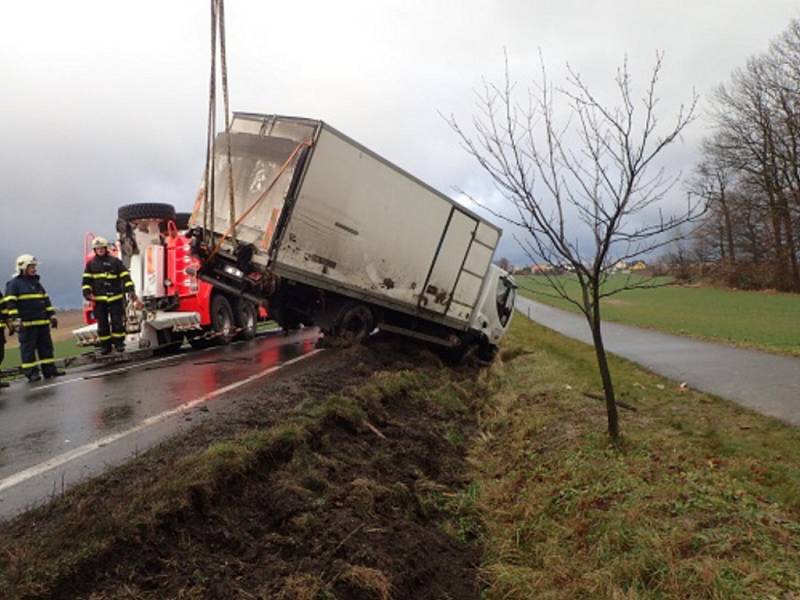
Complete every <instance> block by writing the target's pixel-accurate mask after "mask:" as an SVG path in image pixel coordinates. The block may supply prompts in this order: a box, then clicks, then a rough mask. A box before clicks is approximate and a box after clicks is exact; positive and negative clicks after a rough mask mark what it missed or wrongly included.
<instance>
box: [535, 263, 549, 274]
mask: <svg viewBox="0 0 800 600" xmlns="http://www.w3.org/2000/svg"><path fill="white" fill-rule="evenodd" d="M551 271H553V267H552V266H551V265H548V264H546V263H545V264H539V265H531V273H532V274H534V275H536V274H537V273H550V272H551Z"/></svg>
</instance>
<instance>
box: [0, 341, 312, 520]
mask: <svg viewBox="0 0 800 600" xmlns="http://www.w3.org/2000/svg"><path fill="white" fill-rule="evenodd" d="M317 338H318V332H317V331H316V330H315V329H310V330H302V331H300V332H297V333H295V334H293V335H291V336H284V335H283V334H282V333H281V332H277V333H273V334H268V335H265V336H261V337H259V338H257V339H256V340H253V341H250V342H238V343H234V344H231V345H229V346H226V347H215V348H211V349H208V350H204V351H184V352H177V353H175V354H172V355H166V356H159V357H156V358H151V359H148V360H143V361H139V362H127V363H117V364H114V365H107V366H105V367H101V368H97V367H95V368H92V367H84V368H81V369H73V370H69V372H68V374H67V375H66V376H65V377H61V378H58V379H55V380H51V381H46V382H42V383H39V384H34V385H31V384H28V383H25V382H18V383H14V384H12V387H10V388H8V389H4V390H2V391H0V519H2V518H7V517H9V516H11V515H13V514H16V513H17V512H20V511H21V510H23V509H25V508H28V507H30V506H32V505H35V504H37V503H39V502H41V501H43V500H45V499H47V498H48V497H49V496H50V495H52V494H57V493H61V492H63V490H65V489H67V488H69V487H70V486H71V485H73V484H75V483H77V482H78V481H80V480H82V479H84V478H86V477H88V476H91V475H96V474H99V473H101V472H102V471H104V470H105V469H107V468H108V467H109V466H112V465H116V464H120V463H122V462H124V461H126V460H128V459H129V458H130V457H131V456H132V455H134V454H136V453H137V452H141V451H143V450H145V449H147V448H149V447H151V446H153V445H154V444H156V443H158V442H160V441H162V440H164V439H165V438H166V437H169V436H171V435H174V434H175V433H176V432H177V431H179V430H180V429H182V428H185V427H189V426H191V421H192V420H194V422H195V423H196V422H197V421H198V420H199V419H202V418H208V417H207V415H208V413H207V412H206V409H207V407H208V405H209V404H211V403H213V402H219V401H222V400H223V399H224V398H225V397H226V396H230V395H231V394H234V393H236V392H237V391H239V390H241V389H244V388H245V387H246V386H248V385H250V384H253V383H256V382H257V381H258V380H261V379H263V378H264V377H267V376H270V375H272V374H273V373H275V372H276V371H278V370H280V369H282V368H283V367H285V366H289V365H292V364H295V363H297V362H299V361H301V360H303V359H305V358H309V357H310V356H312V355H314V354H315V353H316V352H318V351H317V350H316V349H315V344H316V341H317Z"/></svg>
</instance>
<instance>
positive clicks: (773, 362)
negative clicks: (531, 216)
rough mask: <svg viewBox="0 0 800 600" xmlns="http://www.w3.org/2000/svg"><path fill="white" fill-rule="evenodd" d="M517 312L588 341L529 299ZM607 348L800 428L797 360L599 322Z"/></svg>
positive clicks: (571, 322)
mask: <svg viewBox="0 0 800 600" xmlns="http://www.w3.org/2000/svg"><path fill="white" fill-rule="evenodd" d="M517 310H519V311H520V312H521V313H522V314H524V315H528V316H529V317H530V318H531V319H533V320H534V321H537V322H538V323H541V324H542V325H544V326H546V327H549V328H550V329H554V330H556V331H558V332H559V333H562V334H564V335H566V336H569V337H571V338H575V339H577V340H580V341H582V342H586V343H591V334H590V332H589V326H588V324H587V323H586V321H585V319H584V318H583V317H582V316H578V315H575V314H572V313H569V312H566V311H563V310H559V309H557V308H553V307H551V306H547V305H545V304H541V303H539V302H534V301H532V300H528V299H527V298H522V297H518V298H517ZM603 340H604V342H605V346H606V349H607V350H608V351H610V352H613V353H614V354H616V355H618V356H622V357H624V358H627V359H629V360H632V361H634V362H636V363H639V364H640V365H643V366H645V367H647V368H648V369H650V370H651V371H654V372H656V373H659V374H661V375H664V376H666V377H669V378H670V379H674V380H675V381H679V382H684V381H685V382H686V383H687V384H688V385H689V386H690V387H692V388H694V389H696V390H700V391H703V392H707V393H710V394H714V395H716V396H719V397H721V398H726V399H728V400H732V401H734V402H736V403H738V404H740V405H742V406H745V407H747V408H751V409H753V410H755V411H758V412H760V413H762V414H765V415H769V416H772V417H777V418H779V419H781V420H783V421H786V422H787V423H791V424H793V425H800V359H798V358H792V357H788V356H779V355H775V354H769V353H766V352H758V351H755V350H744V349H740V348H734V347H731V346H725V345H723V344H717V343H713V342H703V341H699V340H693V339H691V338H685V337H680V336H675V335H669V334H666V333H659V332H656V331H649V330H646V329H640V328H638V327H632V326H630V325H621V324H619V323H608V322H604V323H603Z"/></svg>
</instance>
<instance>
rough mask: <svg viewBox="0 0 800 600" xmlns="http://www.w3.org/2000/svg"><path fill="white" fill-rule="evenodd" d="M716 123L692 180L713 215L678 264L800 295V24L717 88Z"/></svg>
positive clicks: (744, 285) (796, 22) (793, 24)
mask: <svg viewBox="0 0 800 600" xmlns="http://www.w3.org/2000/svg"><path fill="white" fill-rule="evenodd" d="M712 118H713V133H712V134H711V135H710V136H709V137H707V138H706V139H705V140H704V141H703V146H702V160H701V162H700V163H699V165H698V167H697V169H696V172H695V175H694V177H693V179H692V182H691V191H692V192H693V193H695V194H698V195H700V196H702V197H703V198H704V199H705V200H706V201H707V202H708V206H709V210H708V212H707V214H706V216H705V217H704V220H703V221H702V224H701V225H700V226H699V227H698V228H697V229H696V230H695V231H694V234H693V242H692V244H691V246H689V247H683V248H681V249H680V250H679V252H677V253H675V256H673V258H674V259H676V260H682V261H684V262H686V261H690V262H692V263H693V264H694V265H695V266H697V265H699V266H700V268H701V269H703V270H706V269H708V268H709V267H710V266H713V268H712V269H711V272H712V274H715V275H717V276H718V277H720V278H723V279H724V280H725V282H726V283H728V284H729V285H733V286H736V287H742V288H763V287H770V288H775V289H780V290H784V291H795V292H797V291H800V265H799V264H798V263H799V262H800V254H799V251H800V239H798V238H800V229H799V228H800V20H798V19H795V20H793V21H792V22H791V24H790V25H789V27H788V29H787V30H786V31H785V32H783V34H781V35H780V36H779V37H778V38H777V39H775V40H774V41H773V42H772V43H771V44H770V47H769V50H768V51H767V52H765V53H764V54H762V55H760V56H755V57H752V58H750V59H749V60H748V61H747V64H746V65H745V66H743V67H741V68H739V69H737V70H736V71H734V73H733V74H732V76H731V78H730V81H728V82H727V83H725V84H722V85H720V86H719V87H718V88H717V89H716V90H715V92H714V95H713V99H712ZM678 254H680V256H679V255H678ZM689 254H690V255H691V256H688V255H689Z"/></svg>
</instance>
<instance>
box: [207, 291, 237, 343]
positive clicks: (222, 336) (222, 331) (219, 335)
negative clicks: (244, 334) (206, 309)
mask: <svg viewBox="0 0 800 600" xmlns="http://www.w3.org/2000/svg"><path fill="white" fill-rule="evenodd" d="M211 328H212V329H213V330H214V333H215V334H216V335H215V337H214V339H215V340H217V342H218V343H220V344H230V343H231V342H232V341H233V338H234V337H236V333H235V329H236V322H235V320H234V316H233V308H231V303H230V302H228V299H227V298H226V297H225V296H222V295H220V294H216V295H214V298H213V299H212V300H211Z"/></svg>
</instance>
